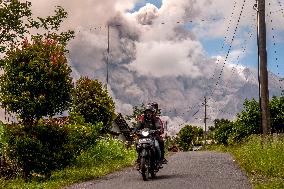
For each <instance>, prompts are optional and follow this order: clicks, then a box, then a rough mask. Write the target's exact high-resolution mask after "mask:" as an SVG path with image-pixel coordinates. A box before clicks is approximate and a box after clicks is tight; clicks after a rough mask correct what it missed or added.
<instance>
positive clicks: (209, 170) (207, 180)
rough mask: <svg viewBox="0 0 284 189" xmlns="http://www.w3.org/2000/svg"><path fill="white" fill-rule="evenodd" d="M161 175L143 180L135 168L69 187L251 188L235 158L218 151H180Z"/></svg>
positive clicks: (104, 188)
mask: <svg viewBox="0 0 284 189" xmlns="http://www.w3.org/2000/svg"><path fill="white" fill-rule="evenodd" d="M168 161H169V163H168V164H167V165H164V168H163V169H162V170H160V171H159V172H158V173H157V178H155V179H153V180H149V181H143V180H142V177H141V175H140V174H139V173H138V171H137V170H135V169H134V168H133V167H131V168H126V169H124V170H122V171H119V172H116V173H113V174H110V175H108V176H106V177H103V178H101V179H99V180H94V181H89V182H84V183H79V184H75V185H72V186H69V187H66V188H65V189H78V188H80V189H251V188H252V187H251V185H250V184H249V181H248V178H247V177H246V176H245V174H244V173H243V172H242V171H241V170H240V168H239V166H238V165H237V163H236V162H235V161H234V160H233V158H232V157H231V156H230V155H229V154H226V153H217V152H202V151H201V152H198V151H197V152H179V153H175V154H174V155H172V156H170V157H169V158H168Z"/></svg>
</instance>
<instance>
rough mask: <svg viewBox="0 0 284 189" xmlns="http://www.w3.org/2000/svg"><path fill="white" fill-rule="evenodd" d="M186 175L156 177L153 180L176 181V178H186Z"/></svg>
mask: <svg viewBox="0 0 284 189" xmlns="http://www.w3.org/2000/svg"><path fill="white" fill-rule="evenodd" d="M187 177H188V175H186V174H172V175H157V176H156V178H155V179H154V180H163V179H176V178H187Z"/></svg>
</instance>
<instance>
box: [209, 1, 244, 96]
mask: <svg viewBox="0 0 284 189" xmlns="http://www.w3.org/2000/svg"><path fill="white" fill-rule="evenodd" d="M245 3H246V0H244V1H243V4H242V7H241V11H240V14H239V17H238V19H237V25H236V27H235V29H234V33H233V36H232V39H231V41H230V45H229V49H228V51H227V53H226V56H225V60H224V62H223V66H222V68H221V71H220V74H219V77H218V79H217V82H216V85H215V86H216V87H217V86H218V84H219V80H220V79H221V76H222V73H223V70H224V67H225V64H226V62H227V60H228V57H229V55H230V52H231V49H232V46H233V42H234V39H235V37H236V35H237V30H238V28H239V24H240V21H241V17H242V14H243V11H244V7H245ZM216 87H214V86H213V87H212V88H213V89H214V90H213V89H212V88H211V91H210V95H209V96H213V94H214V91H215V89H216ZM209 99H210V97H209Z"/></svg>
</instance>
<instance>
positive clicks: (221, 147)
mask: <svg viewBox="0 0 284 189" xmlns="http://www.w3.org/2000/svg"><path fill="white" fill-rule="evenodd" d="M269 109H270V114H271V132H272V133H273V134H271V135H269V136H266V137H263V135H262V134H261V133H262V131H261V127H260V110H259V105H258V102H257V101H256V100H254V99H253V100H246V101H245V102H244V108H243V111H242V112H240V113H239V114H238V115H237V119H236V120H235V121H229V120H225V119H221V120H215V125H214V127H211V128H210V132H209V133H208V135H209V137H210V138H211V139H212V140H213V141H214V142H215V143H214V144H212V145H207V146H206V147H205V149H206V150H217V151H223V152H229V153H231V154H232V155H233V156H234V157H235V159H236V160H237V161H238V163H239V165H240V166H241V168H242V169H243V170H244V171H245V172H246V173H247V175H248V177H249V178H250V180H251V183H252V184H253V187H254V188H268V189H270V188H271V189H272V188H273V189H274V188H284V135H283V131H284V96H281V97H273V98H272V99H271V100H270V102H269Z"/></svg>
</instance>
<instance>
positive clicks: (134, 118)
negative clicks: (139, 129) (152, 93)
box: [126, 103, 146, 127]
mask: <svg viewBox="0 0 284 189" xmlns="http://www.w3.org/2000/svg"><path fill="white" fill-rule="evenodd" d="M145 108H146V107H145V104H144V103H142V104H141V105H138V106H133V113H132V114H131V115H127V116H126V120H128V121H130V122H131V123H132V126H133V127H135V126H136V125H137V122H138V120H139V116H141V115H142V114H143V113H144V110H145Z"/></svg>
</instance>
